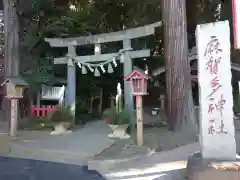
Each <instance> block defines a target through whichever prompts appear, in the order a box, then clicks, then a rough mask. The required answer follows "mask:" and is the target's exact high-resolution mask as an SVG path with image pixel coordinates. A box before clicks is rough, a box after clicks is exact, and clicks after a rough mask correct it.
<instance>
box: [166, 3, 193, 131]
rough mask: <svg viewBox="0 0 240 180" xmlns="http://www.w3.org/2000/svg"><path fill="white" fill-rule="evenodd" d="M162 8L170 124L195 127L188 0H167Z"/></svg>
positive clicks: (172, 128)
mask: <svg viewBox="0 0 240 180" xmlns="http://www.w3.org/2000/svg"><path fill="white" fill-rule="evenodd" d="M162 12H163V23H164V56H165V68H166V91H167V99H168V103H167V114H168V122H169V127H170V130H173V131H175V130H180V129H183V128H184V129H186V128H187V127H188V128H189V127H190V126H191V128H193V129H192V130H193V131H195V129H194V126H193V125H194V121H195V115H194V109H193V97H192V89H191V75H190V63H189V61H188V41H187V22H186V3H185V0H163V8H162Z"/></svg>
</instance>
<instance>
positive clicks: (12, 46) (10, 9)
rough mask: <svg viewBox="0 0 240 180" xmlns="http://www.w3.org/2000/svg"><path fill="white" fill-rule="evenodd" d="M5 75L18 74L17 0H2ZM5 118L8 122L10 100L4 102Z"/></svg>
mask: <svg viewBox="0 0 240 180" xmlns="http://www.w3.org/2000/svg"><path fill="white" fill-rule="evenodd" d="M3 3H4V44H5V54H4V56H5V77H8V76H19V21H18V15H17V10H16V6H17V0H4V1H3ZM4 110H5V119H6V120H7V121H8V122H10V111H11V109H10V102H9V100H6V99H5V102H4Z"/></svg>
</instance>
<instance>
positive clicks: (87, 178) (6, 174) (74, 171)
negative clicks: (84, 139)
mask: <svg viewBox="0 0 240 180" xmlns="http://www.w3.org/2000/svg"><path fill="white" fill-rule="evenodd" d="M0 179H1V180H105V178H103V177H102V176H101V175H100V174H99V173H98V172H96V171H90V170H88V169H87V167H86V166H75V165H67V164H60V163H52V162H44V161H35V160H26V159H19V158H7V157H0Z"/></svg>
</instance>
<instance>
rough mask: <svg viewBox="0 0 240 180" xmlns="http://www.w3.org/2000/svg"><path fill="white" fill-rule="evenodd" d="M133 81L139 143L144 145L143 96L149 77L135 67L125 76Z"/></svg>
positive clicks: (127, 79)
mask: <svg viewBox="0 0 240 180" xmlns="http://www.w3.org/2000/svg"><path fill="white" fill-rule="evenodd" d="M124 79H125V80H126V81H131V84H132V94H133V95H134V96H136V109H137V111H136V119H137V145H138V146H142V145H143V103H142V96H144V95H147V94H148V93H147V80H148V79H149V77H148V76H147V75H146V74H145V73H144V71H143V70H141V69H135V70H134V71H132V73H131V74H129V75H128V76H127V77H125V78H124Z"/></svg>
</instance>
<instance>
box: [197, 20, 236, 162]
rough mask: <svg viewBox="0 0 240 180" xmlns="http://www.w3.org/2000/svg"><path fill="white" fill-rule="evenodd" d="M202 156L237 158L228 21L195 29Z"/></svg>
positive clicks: (222, 158)
mask: <svg viewBox="0 0 240 180" xmlns="http://www.w3.org/2000/svg"><path fill="white" fill-rule="evenodd" d="M196 39H197V50H198V77H199V78H198V81H199V88H200V91H199V92H200V97H199V101H200V118H201V119H200V125H201V128H200V142H201V152H202V156H203V158H207V159H219V160H234V159H236V143H235V130H234V122H233V109H232V108H233V97H232V85H231V79H232V74H231V62H230V29H229V22H228V21H220V22H216V23H209V24H201V25H198V26H197V29H196Z"/></svg>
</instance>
